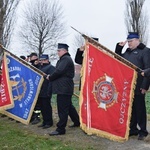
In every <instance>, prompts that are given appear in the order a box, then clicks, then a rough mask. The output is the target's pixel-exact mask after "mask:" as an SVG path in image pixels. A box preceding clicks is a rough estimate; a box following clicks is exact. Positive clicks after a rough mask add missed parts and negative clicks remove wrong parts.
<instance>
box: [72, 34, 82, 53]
mask: <svg viewBox="0 0 150 150" xmlns="http://www.w3.org/2000/svg"><path fill="white" fill-rule="evenodd" d="M84 44H85V39H84V38H83V36H82V35H81V34H79V33H77V34H75V35H74V40H73V54H74V55H75V54H76V51H77V49H78V48H79V47H81V46H83V45H84Z"/></svg>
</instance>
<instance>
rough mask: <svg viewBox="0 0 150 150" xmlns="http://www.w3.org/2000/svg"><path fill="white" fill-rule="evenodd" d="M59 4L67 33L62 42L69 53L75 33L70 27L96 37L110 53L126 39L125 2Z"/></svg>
mask: <svg viewBox="0 0 150 150" xmlns="http://www.w3.org/2000/svg"><path fill="white" fill-rule="evenodd" d="M147 1H149V0H147ZM60 3H61V4H62V5H63V9H64V13H65V17H66V18H65V19H66V22H67V24H68V33H69V36H68V37H67V38H66V39H64V41H62V42H64V43H67V44H68V45H69V46H70V51H71V49H72V48H71V47H72V46H73V37H74V34H75V33H76V31H74V30H73V29H72V28H70V26H73V27H74V28H76V29H77V30H79V31H80V32H82V33H88V35H91V36H93V37H98V38H99V42H100V43H101V44H102V45H104V46H106V47H107V48H109V49H110V50H112V51H114V49H115V45H116V43H117V42H119V41H123V40H125V39H126V36H127V35H126V29H125V24H124V13H125V0H60ZM146 5H147V3H146ZM149 38H150V37H149ZM149 45H150V44H149Z"/></svg>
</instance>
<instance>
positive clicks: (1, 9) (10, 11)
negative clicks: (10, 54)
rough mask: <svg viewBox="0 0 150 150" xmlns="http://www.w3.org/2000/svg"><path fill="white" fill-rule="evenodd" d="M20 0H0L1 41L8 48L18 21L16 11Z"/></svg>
mask: <svg viewBox="0 0 150 150" xmlns="http://www.w3.org/2000/svg"><path fill="white" fill-rule="evenodd" d="M19 1H20V0H0V43H1V44H2V45H3V46H5V47H6V48H7V47H8V46H9V45H10V39H11V36H12V34H13V30H14V23H15V21H16V17H15V13H16V9H17V6H18V4H19Z"/></svg>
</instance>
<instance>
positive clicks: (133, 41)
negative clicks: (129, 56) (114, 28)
mask: <svg viewBox="0 0 150 150" xmlns="http://www.w3.org/2000/svg"><path fill="white" fill-rule="evenodd" d="M139 44H140V41H139V39H136V38H133V39H130V40H128V46H129V48H130V49H131V50H133V49H135V48H136V47H137V46H138V45H139Z"/></svg>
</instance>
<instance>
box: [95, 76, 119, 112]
mask: <svg viewBox="0 0 150 150" xmlns="http://www.w3.org/2000/svg"><path fill="white" fill-rule="evenodd" d="M92 93H93V94H94V98H95V100H96V102H97V103H98V107H99V108H102V109H105V110H106V109H107V108H109V107H111V106H113V105H114V103H117V97H118V92H117V91H116V87H115V84H114V82H113V78H111V77H109V76H107V75H105V76H103V77H100V78H99V79H98V80H97V81H96V82H94V86H93V91H92Z"/></svg>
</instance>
